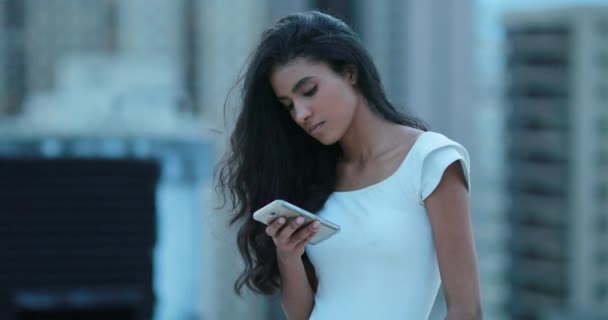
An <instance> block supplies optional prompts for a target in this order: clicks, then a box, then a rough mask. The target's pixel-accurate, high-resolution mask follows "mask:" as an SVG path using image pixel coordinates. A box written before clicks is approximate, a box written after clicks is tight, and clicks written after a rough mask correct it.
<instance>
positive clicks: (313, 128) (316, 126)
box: [309, 121, 325, 134]
mask: <svg viewBox="0 0 608 320" xmlns="http://www.w3.org/2000/svg"><path fill="white" fill-rule="evenodd" d="M324 123H325V122H324V121H321V122H319V123H317V124H316V125H314V126H313V127H312V128H311V129H310V131H309V132H310V134H313V133H315V132H316V131H318V130H319V128H321V126H322V125H323V124H324Z"/></svg>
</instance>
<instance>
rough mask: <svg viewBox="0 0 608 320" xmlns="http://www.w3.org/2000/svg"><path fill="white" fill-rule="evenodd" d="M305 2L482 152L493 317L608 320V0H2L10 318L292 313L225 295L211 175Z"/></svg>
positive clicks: (0, 264)
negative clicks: (253, 80) (273, 36)
mask: <svg viewBox="0 0 608 320" xmlns="http://www.w3.org/2000/svg"><path fill="white" fill-rule="evenodd" d="M309 9H319V10H322V11H325V12H328V13H331V14H334V15H336V16H338V17H340V18H342V19H343V20H345V21H346V22H348V23H349V24H350V25H351V26H352V27H353V29H354V30H355V31H356V32H358V33H359V34H360V35H361V37H362V40H363V42H364V43H365V45H366V47H367V48H368V49H369V51H370V53H371V54H372V56H373V58H374V59H375V62H376V64H377V67H378V68H379V70H380V73H381V75H382V77H383V81H384V84H385V86H386V90H387V92H388V94H389V96H390V98H391V99H392V100H393V102H394V103H395V104H396V105H398V106H399V107H400V108H402V110H404V111H406V112H409V113H412V114H414V115H416V116H419V117H421V118H423V119H424V120H426V121H427V122H428V123H429V124H430V126H431V129H432V130H434V131H439V132H442V133H444V134H446V135H448V136H450V137H451V138H452V139H454V140H456V141H459V142H461V143H462V144H463V145H464V146H465V147H467V149H468V150H469V152H470V154H471V159H472V162H473V164H472V170H471V174H472V185H473V187H472V195H471V201H472V208H471V210H472V217H473V225H474V231H475V240H476V244H477V252H478V258H479V266H480V273H481V274H480V276H481V289H482V297H483V301H482V302H483V309H484V314H485V318H486V319H531V320H532V319H543V320H544V319H551V320H560V319H608V139H607V136H608V0H603V1H585V0H569V1H568V0H552V1H550V0H546V1H541V0H535V1H524V0H476V1H471V0H468V1H467V0H459V1H456V0H452V1H443V0H408V1H401V0H376V1H365V0H352V1H349V0H283V1H280V0H258V1H253V0H251V1H247V0H227V1H219V0H0V319H8V320H16V319H68V318H69V319H156V320H165V319H166V320H174V319H177V320H181V319H186V320H187V319H193V320H194V319H283V316H282V312H281V310H280V305H279V301H278V297H260V296H254V295H251V294H245V296H244V297H242V298H238V297H236V296H235V295H234V293H233V291H232V284H233V282H234V280H235V278H236V276H237V274H238V272H239V271H240V270H241V262H240V257H239V256H238V254H237V253H236V246H235V241H234V237H235V234H234V232H235V230H234V229H231V228H227V227H226V221H227V218H228V216H227V214H226V213H225V212H222V211H219V210H216V209H215V207H216V206H217V204H218V200H217V196H216V195H215V193H214V192H213V186H212V174H213V167H214V165H215V163H217V161H218V160H219V159H220V158H221V156H222V154H223V152H224V151H225V145H226V139H227V135H228V133H229V132H228V129H226V128H229V124H230V122H231V120H232V117H233V116H234V114H235V109H234V108H235V107H236V105H237V104H238V95H239V93H238V86H237V87H236V88H235V90H234V91H233V93H232V94H231V95H228V93H229V91H230V89H231V88H232V87H233V86H234V84H235V82H236V80H237V78H238V75H239V71H241V69H242V68H243V66H244V63H245V59H246V58H247V56H248V55H249V53H250V52H251V49H252V48H253V46H254V45H255V44H256V42H257V40H258V39H259V36H260V34H261V32H262V31H263V30H264V29H265V28H267V27H269V26H270V25H271V24H272V23H273V22H274V21H276V20H277V19H278V18H279V17H281V16H283V15H285V14H288V13H291V12H295V11H302V10H309ZM225 105H226V109H225V108H224V106H225ZM444 312H445V302H444V300H443V297H442V292H440V293H439V295H438V299H437V303H436V306H435V308H434V310H433V313H432V317H431V318H432V319H443V317H444Z"/></svg>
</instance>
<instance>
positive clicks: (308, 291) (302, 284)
mask: <svg viewBox="0 0 608 320" xmlns="http://www.w3.org/2000/svg"><path fill="white" fill-rule="evenodd" d="M278 263H279V271H280V273H281V304H282V306H283V311H284V312H285V314H286V315H287V319H289V320H299V319H308V318H309V317H310V314H311V312H312V307H313V306H314V293H313V291H312V288H311V286H310V283H309V281H308V277H307V276H306V270H305V269H304V263H303V262H302V259H301V258H297V259H291V260H285V261H281V259H279V262H278Z"/></svg>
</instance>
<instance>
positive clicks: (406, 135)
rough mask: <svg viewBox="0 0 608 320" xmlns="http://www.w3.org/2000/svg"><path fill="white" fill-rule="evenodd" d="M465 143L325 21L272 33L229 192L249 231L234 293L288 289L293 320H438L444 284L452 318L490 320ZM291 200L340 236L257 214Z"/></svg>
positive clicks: (224, 174)
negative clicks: (389, 89)
mask: <svg viewBox="0 0 608 320" xmlns="http://www.w3.org/2000/svg"><path fill="white" fill-rule="evenodd" d="M468 189H469V158H468V153H467V151H466V150H465V149H464V148H463V147H462V146H461V145H460V144H458V143H456V142H454V141H452V140H450V139H448V138H446V137H445V136H444V135H441V134H439V133H435V132H431V131H427V130H426V128H425V126H424V125H423V124H422V123H421V122H420V121H418V120H416V119H414V118H412V117H408V116H405V115H403V114H401V113H400V112H398V111H397V110H396V109H395V108H394V107H393V105H391V103H390V102H389V100H388V99H387V97H386V96H385V93H384V91H383V89H382V85H381V82H380V78H379V76H378V72H377V70H376V68H375V66H374V64H373V62H372V61H371V59H370V57H369V55H368V53H367V52H366V50H365V49H364V48H363V46H362V45H361V42H360V40H359V38H358V36H357V35H356V34H355V33H354V32H353V31H352V30H351V29H350V28H349V27H348V26H347V25H346V24H345V23H343V22H342V21H340V20H338V19H336V18H334V17H331V16H329V15H326V14H323V13H319V12H306V13H297V14H292V15H289V16H287V17H284V18H282V19H281V20H279V21H278V22H277V23H276V24H275V25H274V26H273V27H272V28H270V29H268V30H267V31H265V32H264V33H263V35H262V39H261V41H260V43H259V45H258V47H257V48H256V50H255V52H254V54H253V56H252V57H251V60H250V63H249V66H248V69H247V71H246V74H245V76H244V83H243V93H242V109H241V111H240V114H239V115H238V119H237V122H236V126H235V128H234V132H233V134H232V136H231V150H230V153H229V154H228V156H227V158H226V161H225V162H223V164H222V166H221V169H220V171H219V190H220V192H221V193H222V194H223V195H224V197H225V198H224V199H226V197H228V198H229V199H230V203H231V205H232V209H233V211H234V216H233V217H232V220H231V223H239V224H240V230H239V232H238V236H237V242H238V247H239V249H240V252H241V254H242V256H243V258H244V261H245V270H244V271H243V273H242V274H241V275H240V277H239V279H238V280H237V282H236V283H235V290H236V292H237V293H240V291H241V289H242V287H243V286H247V287H248V288H249V289H251V290H253V291H255V292H258V293H262V294H272V293H274V292H275V291H276V290H280V294H281V301H282V306H283V310H284V312H285V314H286V315H287V318H288V319H323V320H324V319H427V318H428V316H429V313H430V310H431V307H432V305H433V302H434V300H435V296H436V294H437V292H438V288H439V286H440V284H441V283H443V287H444V292H445V297H446V301H447V319H452V320H456V319H480V318H481V307H480V292H479V283H478V271H477V266H476V255H475V248H474V242H473V238H472V231H471V224H470V217H469V204H468ZM275 199H283V200H286V201H289V202H291V203H293V204H295V205H297V206H300V207H302V208H304V209H306V210H308V211H311V212H314V213H316V214H317V215H319V216H321V217H323V218H326V219H327V220H330V221H332V222H334V223H336V224H337V225H339V226H340V227H341V231H340V232H339V233H338V234H336V235H335V236H333V237H331V238H329V239H328V240H326V241H324V242H321V243H319V244H317V245H310V244H307V241H308V240H309V239H311V238H312V236H313V235H314V234H315V233H316V231H317V230H318V225H317V224H315V223H313V224H307V225H303V224H302V221H300V220H298V219H296V220H293V221H285V219H283V218H279V219H276V220H275V221H274V222H272V223H271V224H270V225H268V226H266V225H263V224H261V223H259V222H257V221H255V220H253V218H252V213H253V212H254V211H255V210H257V209H259V208H261V207H263V206H264V205H266V204H268V203H269V202H271V201H273V200H275Z"/></svg>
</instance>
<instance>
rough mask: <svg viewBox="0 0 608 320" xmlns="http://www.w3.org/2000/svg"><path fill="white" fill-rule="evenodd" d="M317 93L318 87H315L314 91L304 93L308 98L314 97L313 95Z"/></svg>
mask: <svg viewBox="0 0 608 320" xmlns="http://www.w3.org/2000/svg"><path fill="white" fill-rule="evenodd" d="M315 92H317V86H314V87H313V88H312V89H310V90H308V91H306V92H304V95H305V96H307V97H312V95H314V94H315Z"/></svg>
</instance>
